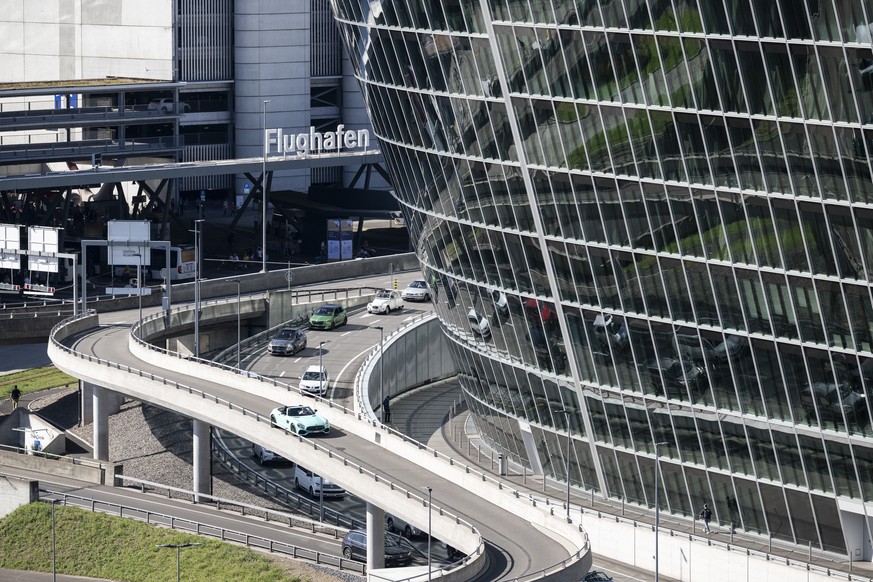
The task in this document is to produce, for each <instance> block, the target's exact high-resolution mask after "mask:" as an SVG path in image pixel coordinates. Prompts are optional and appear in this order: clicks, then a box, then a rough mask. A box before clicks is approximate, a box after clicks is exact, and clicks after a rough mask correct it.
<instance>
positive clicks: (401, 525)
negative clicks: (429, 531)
mask: <svg viewBox="0 0 873 582" xmlns="http://www.w3.org/2000/svg"><path fill="white" fill-rule="evenodd" d="M385 527H386V528H387V529H388V531H392V532H395V533H399V534H401V535H404V536H406V537H407V538H411V537H418V536H420V535H423V534H424V532H423V531H421V530H420V529H418V528H417V527H415V526H414V525H412V524H411V523H408V522H407V521H405V520H403V519H401V518H399V517H397V516H396V515H391V514H390V513H386V514H385Z"/></svg>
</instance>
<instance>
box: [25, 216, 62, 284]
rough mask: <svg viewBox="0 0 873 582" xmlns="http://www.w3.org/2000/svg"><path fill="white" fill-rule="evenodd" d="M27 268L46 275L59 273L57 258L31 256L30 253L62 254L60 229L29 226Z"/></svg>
mask: <svg viewBox="0 0 873 582" xmlns="http://www.w3.org/2000/svg"><path fill="white" fill-rule="evenodd" d="M27 250H28V255H27V268H28V270H30V271H42V272H45V273H57V272H58V258H57V256H52V257H48V256H40V255H35V254H34V255H31V254H29V253H47V254H51V255H57V254H58V253H59V252H60V249H59V248H58V229H56V228H48V227H45V226H28V227H27Z"/></svg>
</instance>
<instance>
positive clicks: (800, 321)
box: [332, 0, 873, 560]
mask: <svg viewBox="0 0 873 582" xmlns="http://www.w3.org/2000/svg"><path fill="white" fill-rule="evenodd" d="M332 8H333V10H334V14H335V17H336V18H337V20H338V22H339V25H340V29H341V32H342V35H343V37H344V40H345V42H346V45H347V47H348V49H349V51H350V53H351V56H352V63H353V66H354V69H355V74H356V75H357V77H358V79H359V81H360V83H361V86H362V88H363V92H364V99H365V102H366V104H367V107H368V111H369V114H370V116H371V119H372V122H373V126H374V128H375V131H376V133H377V135H378V136H379V139H380V142H381V146H382V150H383V152H384V156H385V160H386V163H387V165H388V167H389V170H390V172H391V175H392V177H393V180H394V186H395V190H396V195H397V197H398V198H399V199H400V201H401V203H402V205H403V208H404V214H405V216H406V220H407V224H408V225H409V229H410V233H411V235H412V238H413V240H414V244H415V248H416V252H417V254H418V256H419V258H420V260H421V263H422V269H423V271H424V273H425V275H426V277H427V278H428V280H429V281H430V283H431V286H432V287H433V290H434V291H433V295H434V298H435V304H436V311H437V314H438V316H439V318H440V321H441V323H442V328H443V330H444V332H445V334H446V335H447V337H448V338H449V340H450V343H451V344H452V345H453V349H454V351H455V355H456V360H457V365H458V368H459V369H460V370H461V378H462V383H463V387H464V391H465V396H466V399H467V401H468V403H469V405H470V408H471V410H472V412H473V413H474V415H475V417H476V420H477V422H478V426H479V429H480V430H481V431H482V433H483V435H485V436H486V438H487V439H488V440H489V441H490V442H491V443H493V445H494V446H495V447H498V448H499V449H501V450H502V451H503V452H504V453H505V454H506V455H508V456H509V457H511V458H512V459H513V460H515V461H517V462H519V463H522V464H524V465H526V466H528V467H530V468H532V469H533V470H534V471H538V472H542V473H544V474H545V475H546V476H548V477H551V478H555V479H557V480H561V481H565V480H566V479H569V480H570V483H571V484H572V485H573V486H575V487H578V488H579V489H582V490H586V491H590V490H594V491H595V492H596V493H597V494H599V495H602V496H604V497H608V498H611V499H622V500H624V501H626V502H628V503H634V504H638V505H640V506H642V507H648V508H653V501H654V498H655V494H654V487H655V486H656V485H655V449H656V446H655V443H660V446H659V447H658V449H659V453H660V467H661V480H660V482H659V483H658V484H657V486H658V487H660V497H659V499H660V503H661V510H662V511H667V512H670V513H672V514H675V515H684V516H688V517H692V516H695V515H696V514H697V512H698V511H699V508H700V507H701V506H702V504H703V503H704V502H708V503H709V504H710V506H711V507H712V508H713V511H714V516H713V519H714V520H716V521H718V522H720V523H721V524H725V525H727V524H733V526H734V527H735V528H736V529H737V530H738V531H745V532H749V533H755V534H760V535H762V536H765V537H766V536H773V537H774V538H775V539H779V540H784V541H788V542H790V543H795V544H798V545H800V546H803V547H806V546H807V544H808V543H811V544H812V546H813V547H814V548H821V549H823V550H826V551H832V552H836V553H840V554H844V553H852V554H853V556H854V557H855V559H867V560H869V559H871V558H873V548H871V547H870V541H869V539H870V537H871V536H870V531H871V530H873V527H871V525H873V505H871V504H870V503H871V501H873V425H871V421H870V418H871V417H870V412H871V401H870V396H871V394H873V298H871V280H873V181H871V177H873V168H871V151H873V101H871V97H873V0H723V1H722V0H718V1H705V2H703V1H696V0H670V1H667V0H612V1H606V0H576V1H575V2H572V1H560V0H553V1H548V0H529V1H528V0H487V1H486V0H482V1H476V2H470V1H465V0H441V1H436V0H384V1H381V2H380V1H378V0H377V1H373V2H359V1H356V0H332ZM568 430H569V431H570V434H571V437H572V448H571V450H567V448H566V443H567V440H568V439H567V431H568ZM568 455H569V468H570V471H569V475H568V474H567V471H566V468H565V467H566V463H567V456H568Z"/></svg>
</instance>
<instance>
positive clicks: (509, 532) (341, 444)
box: [67, 274, 569, 580]
mask: <svg viewBox="0 0 873 582" xmlns="http://www.w3.org/2000/svg"><path fill="white" fill-rule="evenodd" d="M413 277H414V275H412V274H410V275H409V279H410V280H411V279H412V278H413ZM362 284H363V283H362ZM403 284H405V283H401V286H402V285H403ZM131 316H134V317H135V314H128V315H127V318H128V320H129V318H130V317H131ZM402 316H403V313H402V312H401V313H398V314H396V316H395V314H392V315H391V316H388V317H386V316H378V317H380V318H381V319H380V320H379V324H380V325H384V326H385V328H386V330H385V331H386V333H387V332H390V331H391V330H393V329H395V328H396V327H398V326H399V325H400V324H401V323H402V321H403V320H402ZM375 317H377V316H368V315H366V314H365V313H364V314H360V313H358V314H353V315H352V316H351V317H350V320H349V324H348V325H347V326H345V327H342V328H339V329H337V330H333V331H330V332H322V333H324V334H327V335H326V336H325V337H329V338H330V340H329V341H330V342H331V344H330V349H329V350H328V349H326V350H325V353H324V355H323V357H324V363H325V366H326V367H329V368H330V369H333V370H337V372H336V373H335V375H334V380H332V381H331V389H332V390H333V391H334V396H335V397H344V396H346V395H347V394H348V391H350V382H351V380H352V378H353V374H354V372H355V371H356V366H355V365H354V362H355V360H356V359H358V358H361V357H363V356H364V354H366V353H367V352H369V351H370V350H372V349H373V348H374V347H375V346H376V345H377V343H378V341H379V334H378V333H375V331H374V330H372V329H370V327H371V325H372V324H373V323H375V320H374V318H375ZM123 318H124V315H121V314H111V315H110V316H109V317H104V316H101V324H104V326H103V327H100V328H98V329H93V330H89V331H88V332H85V333H83V334H82V335H81V336H79V337H75V338H69V340H70V341H68V342H67V343H68V345H69V346H70V347H72V348H73V349H75V350H76V351H78V352H82V353H86V354H92V355H96V356H99V357H100V358H103V359H107V360H110V361H113V362H118V363H121V364H124V365H128V366H131V367H134V368H137V369H139V370H143V371H144V372H148V373H153V374H156V375H160V376H164V377H166V378H169V379H172V380H174V381H176V382H179V383H181V384H184V385H188V386H192V387H195V388H197V389H199V390H203V391H205V392H208V393H210V394H214V395H216V396H218V397H220V398H224V399H227V400H229V401H232V402H234V403H235V404H237V405H240V406H242V407H245V408H246V409H248V410H253V411H257V412H259V413H260V414H263V415H268V414H269V411H270V410H271V409H272V408H274V407H275V406H277V405H279V404H286V403H284V402H277V401H275V400H269V399H265V398H262V397H260V396H258V395H255V394H251V393H248V392H246V391H242V390H237V389H235V388H232V387H228V386H225V385H222V384H218V383H214V382H208V381H205V380H204V379H202V378H199V377H194V376H188V375H184V374H181V373H179V372H176V371H175V370H170V369H163V368H159V367H156V366H153V365H151V364H149V363H147V362H145V361H142V360H139V359H138V358H136V357H135V356H134V354H132V353H131V352H130V351H129V349H128V341H127V336H128V329H127V328H126V327H124V326H120V325H117V323H120V322H121V321H122V319H123ZM107 323H109V324H110V325H109V326H108V327H107V326H105V324H107ZM113 323H116V324H115V325H113ZM319 337H320V336H313V337H312V338H311V342H312V343H317V342H318V341H321V340H320V339H319ZM316 351H317V350H316ZM286 365H287V364H286ZM70 371H73V370H70ZM281 373H282V371H279V370H277V374H281ZM288 375H289V373H288V371H286V374H285V376H288ZM103 384H104V385H107V387H109V388H111V389H114V390H117V391H120V392H125V391H127V386H124V385H113V384H111V383H108V382H103ZM136 397H137V398H139V399H141V400H147V401H148V395H147V394H144V395H137V396H136ZM154 403H155V404H157V405H159V406H160V405H163V406H166V405H167V403H165V402H154ZM207 409H208V407H207V406H206V405H203V406H198V407H197V408H196V409H194V408H193V407H192V408H190V409H189V408H185V407H184V406H182V405H178V404H177V408H176V410H177V411H178V412H180V413H182V414H186V415H188V416H191V417H197V418H200V419H201V420H204V421H205V422H208V423H212V424H215V423H213V422H212V421H213V418H212V417H211V416H210V412H209V411H208V410H207ZM245 421H246V419H243V420H242V421H241V422H240V423H238V426H239V427H242V426H243V425H244V424H245ZM250 422H251V421H250ZM236 432H238V433H239V434H241V436H244V437H245V436H247V435H246V434H245V432H244V431H241V430H237V431H236ZM319 442H320V443H321V444H322V445H324V446H326V447H328V448H330V449H332V450H333V451H334V452H335V453H336V454H337V455H339V456H340V457H345V458H346V459H349V460H351V461H353V462H355V463H357V464H359V465H361V466H363V467H365V468H367V469H368V470H370V471H373V472H374V473H377V474H380V475H385V476H387V477H388V478H390V479H391V481H393V482H394V483H395V484H397V485H399V486H400V487H403V488H405V489H407V490H411V491H417V490H420V489H421V487H422V484H424V483H427V484H429V485H430V486H431V487H432V488H433V500H434V505H436V506H440V507H444V508H448V509H449V510H450V511H451V512H453V513H455V514H457V515H459V516H460V517H462V518H464V519H466V520H467V521H469V522H471V523H475V524H476V526H477V528H478V529H479V531H480V532H481V533H482V535H483V537H484V538H485V539H486V540H487V541H488V544H487V547H488V555H489V569H488V571H487V572H486V573H485V574H483V576H482V577H481V578H480V579H481V580H501V579H510V578H515V577H519V576H525V575H529V574H533V573H535V572H539V571H542V570H544V569H547V568H550V567H552V566H554V565H555V564H558V563H560V562H561V561H562V560H565V559H567V558H568V557H569V554H568V552H567V549H566V548H565V546H564V544H563V543H561V542H559V541H556V540H555V539H553V538H552V537H551V536H549V535H546V534H544V533H543V532H540V531H538V530H537V529H535V528H532V527H531V526H530V524H529V523H528V522H527V521H525V520H522V519H520V518H518V517H516V516H515V515H513V514H511V513H510V512H508V511H506V510H505V509H504V508H503V507H501V506H500V505H495V504H492V503H483V500H482V499H480V498H478V497H475V496H473V495H470V494H469V493H468V492H467V490H466V489H463V488H462V487H460V486H458V485H456V484H455V483H453V482H452V481H451V480H449V479H447V478H445V477H444V476H442V475H439V474H435V473H430V472H428V471H426V470H424V469H421V468H420V467H419V466H418V465H415V464H414V463H412V462H410V461H409V460H407V459H405V458H402V457H400V456H397V455H393V454H390V453H388V452H386V451H385V450H384V449H383V448H381V447H380V446H378V445H376V444H373V443H371V442H369V441H365V440H363V439H360V438H358V437H356V436H354V435H351V434H348V433H345V432H343V431H342V430H334V431H332V433H331V435H329V436H328V437H326V438H321V439H319ZM261 444H263V445H264V446H267V447H268V448H273V449H275V448H276V447H275V446H274V443H269V442H266V443H261ZM289 456H293V455H289ZM325 467H327V464H326V465H325ZM321 472H322V473H324V474H325V475H326V476H327V477H328V478H330V479H331V480H333V481H337V482H339V483H340V485H343V486H344V487H346V489H351V487H350V485H351V484H349V483H342V482H341V481H339V480H337V479H335V478H333V477H332V476H331V474H330V469H329V468H325V469H323V470H321ZM491 501H495V500H491ZM498 503H499V502H498ZM519 532H524V533H523V534H522V535H519Z"/></svg>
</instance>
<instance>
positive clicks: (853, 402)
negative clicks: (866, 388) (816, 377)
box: [800, 382, 866, 420]
mask: <svg viewBox="0 0 873 582" xmlns="http://www.w3.org/2000/svg"><path fill="white" fill-rule="evenodd" d="M800 401H801V402H802V403H803V405H804V406H806V408H807V410H808V411H809V412H810V415H812V410H813V406H814V405H815V406H817V407H818V411H819V414H821V415H822V416H823V417H825V418H837V419H841V418H842V414H841V413H845V414H846V418H848V419H849V420H852V419H855V418H857V417H858V415H860V414H861V413H862V412H864V410H865V404H866V396H865V395H864V393H863V392H862V391H861V390H860V389H856V388H853V387H852V386H850V385H849V384H848V383H846V382H841V383H839V384H834V383H833V382H814V383H813V385H812V388H804V389H803V390H801V392H800ZM813 403H815V404H813Z"/></svg>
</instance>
